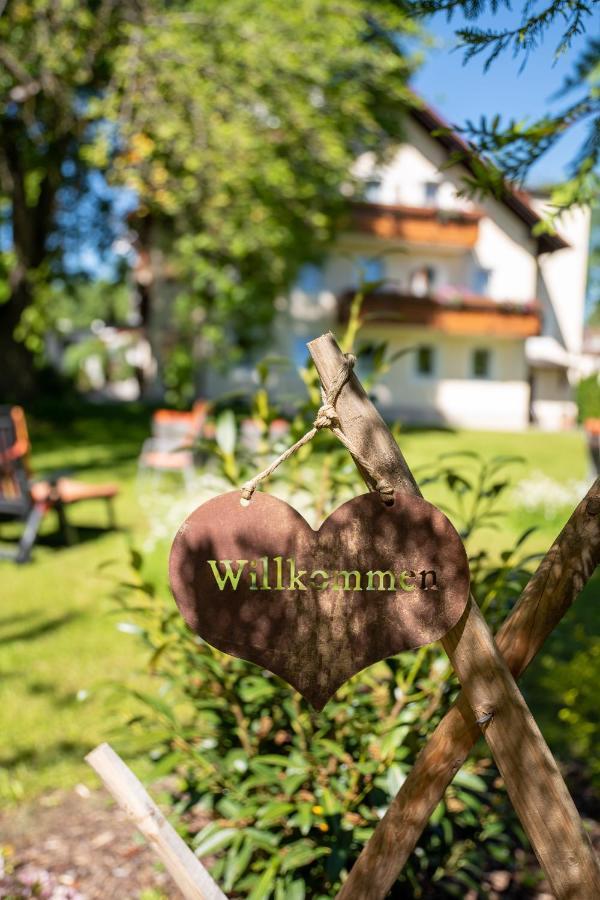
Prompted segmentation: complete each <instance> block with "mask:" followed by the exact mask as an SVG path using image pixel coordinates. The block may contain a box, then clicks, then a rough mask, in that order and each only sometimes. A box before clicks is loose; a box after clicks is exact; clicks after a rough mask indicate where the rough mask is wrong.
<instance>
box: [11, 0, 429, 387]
mask: <svg viewBox="0 0 600 900" xmlns="http://www.w3.org/2000/svg"><path fill="white" fill-rule="evenodd" d="M415 33H416V27H415V25H414V24H413V23H412V22H411V21H410V19H409V18H408V17H407V16H406V14H405V12H404V9H403V4H398V3H396V2H394V0H378V2H377V3H371V2H367V0H338V2H336V3H332V2H330V0H302V2H301V3H296V4H282V3H280V2H278V0H263V2H261V3H259V4H256V3H252V2H249V0H228V2H226V3H223V2H217V0H187V2H174V3H173V2H169V3H167V2H159V0H142V2H141V3H131V4H130V3H127V2H125V3H116V2H115V0H95V2H87V3H84V4H78V3H73V2H72V0H52V2H50V0H20V2H19V3H14V4H13V3H11V4H9V5H8V6H7V8H6V9H5V11H4V13H3V15H2V16H1V17H0V41H1V42H2V49H1V51H0V88H2V96H4V97H6V98H7V99H6V101H5V102H4V103H3V105H2V107H1V111H0V129H1V130H2V133H1V136H0V137H1V141H0V143H1V147H0V170H1V171H2V174H3V178H2V182H1V190H2V199H3V203H4V210H5V216H6V221H7V222H8V223H10V226H11V231H12V234H11V237H12V240H9V241H7V242H6V247H5V252H4V254H3V266H4V272H5V276H6V281H5V284H6V285H7V287H6V288H5V295H4V297H3V298H2V299H3V301H4V302H3V304H2V305H1V306H0V315H1V317H2V323H0V326H1V327H2V328H3V330H4V333H5V335H6V334H9V333H10V334H11V335H12V334H14V332H15V329H17V332H18V331H19V329H21V331H22V332H23V333H24V336H25V338H26V340H27V341H28V342H29V345H30V347H31V349H34V350H35V349H37V344H38V343H39V341H40V340H41V335H40V334H39V331H41V330H42V329H43V326H44V325H45V324H46V320H47V317H48V308H49V306H51V300H50V299H49V295H48V283H49V282H51V280H52V278H55V277H57V276H58V275H59V274H60V271H61V268H62V267H64V254H62V253H61V250H62V248H63V244H62V243H61V240H60V239H59V238H58V239H57V234H58V233H59V232H60V229H59V223H60V212H61V207H64V205H65V203H67V202H68V200H69V198H68V196H67V191H66V190H65V186H67V185H69V184H70V185H71V186H73V187H75V188H76V189H77V190H78V195H79V197H81V195H82V194H83V193H84V192H85V190H86V184H87V182H86V173H89V172H90V171H91V170H92V171H93V170H99V171H103V172H105V173H106V176H107V177H108V178H109V180H110V181H111V182H112V183H114V184H116V185H120V186H126V187H128V188H130V189H133V191H135V193H136V195H137V198H138V202H139V207H138V211H137V220H138V223H140V222H142V221H143V220H144V219H145V220H146V223H150V227H153V228H155V229H156V230H157V231H158V233H159V235H160V240H161V241H162V243H163V245H164V246H166V248H167V250H168V254H169V265H170V267H171V269H172V270H173V271H174V272H175V273H176V275H177V284H178V289H177V291H176V295H175V297H174V298H173V300H172V318H173V321H174V322H175V323H177V324H178V325H179V338H180V340H182V341H185V343H186V354H184V355H181V354H180V356H179V359H184V358H186V355H187V357H189V351H190V349H191V347H192V344H193V342H192V340H191V332H193V331H197V330H198V327H199V325H200V323H202V334H203V342H204V345H205V346H206V345H207V344H209V345H213V346H217V345H218V344H219V343H221V342H222V341H223V339H224V337H225V335H226V332H227V331H228V330H232V329H233V330H235V331H237V332H238V333H239V334H241V335H242V336H243V338H244V340H247V341H251V339H252V337H253V332H255V331H256V329H257V328H260V326H261V325H262V324H264V322H265V320H266V319H267V318H268V316H269V315H270V312H271V310H272V307H273V299H274V297H275V295H276V293H277V291H278V290H280V289H281V288H282V287H283V286H284V285H285V283H286V282H287V280H288V279H289V278H290V277H291V275H292V274H293V272H294V269H295V268H296V267H297V265H298V264H299V263H300V261H302V260H305V259H311V258H314V257H315V255H316V254H318V252H319V249H320V248H322V247H323V246H324V245H325V244H326V242H327V241H328V239H329V238H330V236H331V234H332V231H333V229H334V227H335V222H336V219H337V216H338V214H339V211H340V208H341V205H342V203H343V198H344V195H347V194H348V193H351V192H352V181H351V176H350V174H349V172H350V169H351V163H352V160H353V159H354V157H355V155H356V153H357V152H359V151H360V150H362V149H370V150H374V151H376V152H377V153H378V154H384V153H385V151H386V149H387V148H389V147H390V146H391V145H392V143H393V142H394V141H395V140H397V139H398V137H399V135H400V133H401V132H400V128H401V125H400V116H399V112H400V110H401V108H402V106H403V105H405V104H406V103H407V102H409V94H408V92H407V90H406V82H407V79H408V76H409V75H410V71H411V62H410V60H409V57H408V55H407V54H406V53H404V52H403V50H402V45H401V41H402V37H403V36H405V35H407V34H410V35H414V34H415ZM63 223H64V217H63ZM143 230H144V228H143V227H142V228H141V231H143ZM36 297H37V298H41V299H38V300H36ZM24 320H25V322H26V327H24V325H23V323H24ZM38 323H39V325H40V326H41V327H40V328H39V329H38V331H37V332H36V324H38ZM21 368H22V366H21ZM20 374H23V375H24V373H20ZM172 377H173V378H175V379H176V378H177V377H178V376H177V374H176V373H175V374H173V375H172Z"/></svg>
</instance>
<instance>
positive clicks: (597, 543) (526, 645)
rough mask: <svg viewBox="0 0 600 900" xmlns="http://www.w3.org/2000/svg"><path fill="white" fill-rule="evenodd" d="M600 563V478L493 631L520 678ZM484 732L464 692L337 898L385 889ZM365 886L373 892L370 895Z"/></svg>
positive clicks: (410, 774) (400, 868)
mask: <svg viewBox="0 0 600 900" xmlns="http://www.w3.org/2000/svg"><path fill="white" fill-rule="evenodd" d="M598 565H600V478H598V479H596V481H595V482H594V484H593V485H592V487H591V488H590V490H589V491H588V493H587V495H586V496H585V497H584V499H583V500H582V501H581V502H580V503H579V505H578V506H577V508H576V509H575V510H574V512H573V514H572V515H571V517H570V518H569V521H568V522H567V524H566V525H565V527H564V528H563V530H562V531H561V533H560V534H559V536H558V537H557V539H556V541H555V542H554V544H553V545H552V547H551V548H550V550H549V551H548V552H547V553H546V555H545V557H544V558H543V560H542V562H541V563H540V565H539V567H538V569H537V571H536V572H535V573H534V575H533V576H532V577H531V579H530V581H529V583H528V584H527V587H526V588H525V590H524V591H523V593H522V594H521V597H520V599H519V601H518V602H517V604H516V606H515V608H514V609H513V611H512V613H511V614H510V616H509V617H508V618H507V619H506V621H505V622H504V624H503V625H502V627H501V628H500V630H499V632H498V634H497V636H496V644H497V646H498V649H499V650H500V652H501V653H502V654H503V656H504V659H505V660H506V662H507V663H508V666H509V668H510V670H511V672H512V674H513V675H514V676H515V677H518V676H519V675H521V674H522V673H523V672H524V671H525V669H526V668H527V666H528V665H529V663H530V662H531V660H532V659H533V658H534V656H536V654H537V653H538V652H539V651H540V649H541V647H542V645H543V644H544V641H545V640H546V638H547V637H548V636H549V635H550V634H551V632H552V631H553V630H554V628H555V627H556V625H557V624H558V623H559V622H560V620H561V619H562V617H563V616H564V615H565V613H566V612H567V610H568V609H569V608H570V606H571V604H572V603H573V602H574V601H575V600H576V598H577V596H578V594H579V593H580V591H581V590H582V588H583V587H584V586H585V584H586V582H587V581H588V580H589V578H590V577H591V576H592V575H593V574H594V571H595V569H596V567H597V566H598ZM480 736H481V731H480V728H479V726H478V725H477V723H476V722H475V717H474V715H473V713H472V712H471V709H470V707H469V704H468V702H467V700H466V698H465V696H464V695H463V694H460V695H459V697H458V698H457V700H456V703H455V704H454V705H453V706H452V708H451V709H450V710H449V711H448V712H447V713H446V715H445V716H444V718H443V719H442V720H441V722H440V723H439V724H438V726H437V727H436V729H435V731H434V732H433V733H432V734H431V735H430V737H429V739H428V741H427V744H426V745H425V747H424V748H423V750H421V752H420V754H419V756H418V757H417V759H416V760H415V763H414V765H413V767H412V769H411V770H410V772H409V774H408V777H407V778H406V781H405V782H404V784H403V785H402V787H401V788H400V790H399V792H398V794H397V795H396V797H395V798H394V799H393V800H392V803H391V804H390V806H389V808H388V810H387V812H386V814H385V816H384V817H383V819H382V820H381V821H380V822H379V823H378V825H377V827H376V829H375V831H374V833H373V835H372V836H371V838H370V840H369V841H368V843H367V844H366V845H365V847H364V848H363V850H362V852H361V854H360V856H359V858H358V859H357V861H356V862H355V864H354V866H353V867H352V871H351V872H350V875H349V876H348V878H347V879H346V882H345V884H344V887H343V889H342V891H341V892H340V894H339V897H340V898H342V897H343V898H344V900H346V898H350V897H367V896H373V897H375V896H377V897H383V896H385V894H387V892H388V890H390V888H391V887H392V885H393V884H394V882H395V881H396V879H397V878H398V875H399V874H400V872H401V870H402V868H403V867H404V866H405V864H406V862H407V860H408V857H409V856H410V854H411V853H412V852H413V850H414V848H415V846H416V843H417V841H418V840H419V837H420V835H421V832H422V831H423V829H424V828H425V826H426V824H427V822H428V820H429V818H430V816H431V814H432V813H433V810H434V809H435V808H436V806H437V805H438V803H439V802H440V800H441V799H442V797H443V796H444V792H445V791H446V789H447V787H448V786H449V784H450V783H451V781H452V779H453V777H454V775H455V773H456V771H457V770H458V769H459V768H460V766H462V764H463V763H464V762H465V760H466V759H467V757H468V755H469V751H470V750H471V749H472V747H473V746H474V744H475V743H476V741H477V740H478V738H479V737H480ZM373 885H374V886H375V887H374V888H373V887H372V886H373ZM368 890H373V891H374V892H373V894H371V895H370V894H369V893H368ZM375 891H376V893H375Z"/></svg>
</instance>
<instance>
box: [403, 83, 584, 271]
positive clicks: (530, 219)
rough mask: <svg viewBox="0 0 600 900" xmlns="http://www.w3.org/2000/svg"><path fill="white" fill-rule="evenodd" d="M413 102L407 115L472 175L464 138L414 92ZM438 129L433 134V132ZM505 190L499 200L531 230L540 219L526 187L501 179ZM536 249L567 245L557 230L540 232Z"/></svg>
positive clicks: (470, 154)
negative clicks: (521, 188) (455, 157)
mask: <svg viewBox="0 0 600 900" xmlns="http://www.w3.org/2000/svg"><path fill="white" fill-rule="evenodd" d="M415 100H416V103H415V106H412V107H411V108H410V115H411V117H412V118H413V119H414V120H415V121H416V122H417V123H418V124H419V125H421V127H422V128H424V129H425V130H426V131H427V132H428V133H429V135H430V137H431V138H433V140H434V141H437V143H438V144H440V145H441V146H442V147H443V148H444V149H445V150H447V151H448V152H449V153H455V152H457V153H460V154H461V160H460V163H459V164H460V165H462V166H464V167H465V169H467V170H468V171H469V172H470V173H471V174H472V175H475V174H476V173H475V170H474V167H473V162H472V161H473V158H474V156H475V154H474V152H473V149H472V148H471V147H469V145H468V144H467V142H466V141H465V140H463V138H461V137H460V135H459V134H457V133H456V132H455V131H453V130H452V128H451V127H450V125H449V124H448V122H446V120H445V119H443V118H442V116H440V114H439V113H438V112H436V111H435V110H433V109H432V108H431V107H430V106H429V105H428V104H427V103H425V102H424V101H423V100H422V99H421V98H420V97H417V96H416V95H415ZM436 131H437V132H438V133H437V134H436V133H435V132H436ZM504 185H505V190H504V193H503V196H502V197H501V198H499V202H500V203H503V204H504V205H505V206H507V207H508V208H509V209H510V210H511V212H513V213H514V214H515V215H516V216H517V217H518V218H519V219H521V221H522V222H524V223H525V225H526V226H527V227H528V228H529V229H530V230H531V229H533V228H534V226H535V225H537V224H538V223H539V222H541V221H542V218H541V216H540V215H539V214H538V213H537V212H536V210H535V209H534V208H533V205H532V203H531V198H530V196H529V194H528V193H527V191H523V190H520V189H518V188H515V187H514V186H513V185H511V184H509V183H508V182H504ZM537 245H538V253H552V252H553V251H554V250H563V249H565V248H566V247H569V246H570V245H569V244H568V243H567V242H566V241H565V240H564V238H562V237H561V236H560V235H559V234H558V233H557V232H554V234H547V233H543V234H540V235H539V236H538V238H537Z"/></svg>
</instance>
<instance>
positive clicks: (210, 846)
mask: <svg viewBox="0 0 600 900" xmlns="http://www.w3.org/2000/svg"><path fill="white" fill-rule="evenodd" d="M263 411H264V412H266V408H265V409H264V410H263ZM226 425H227V429H228V431H227V433H228V435H229V436H230V437H231V440H228V441H225V442H224V441H223V431H224V430H225V427H226ZM218 432H219V440H220V443H221V445H222V446H220V448H218V452H216V451H217V448H213V453H212V458H213V459H217V458H218V457H219V454H220V458H221V465H222V467H223V469H224V470H225V471H229V472H231V477H232V480H233V478H234V475H235V477H238V478H239V477H240V469H239V465H236V464H234V456H233V446H235V444H234V443H233V445H232V441H233V437H232V435H233V429H232V423H231V422H229V424H227V423H221V427H220V429H218ZM225 451H226V452H225ZM308 452H309V456H308V458H307V459H306V460H305V463H304V468H305V469H308V470H309V471H311V472H312V474H313V483H314V473H315V472H324V471H325V472H327V473H328V476H327V477H328V478H329V479H330V481H331V485H330V487H331V491H330V494H331V496H334V497H339V495H340V493H343V491H344V490H348V489H349V490H352V489H353V488H355V487H356V478H355V476H353V475H350V474H349V473H348V472H346V471H345V469H344V465H342V464H340V465H339V466H338V465H337V463H338V462H341V460H340V458H339V457H338V456H337V455H336V454H337V453H338V451H337V450H335V451H331V452H330V451H327V450H323V449H321V450H315V449H314V448H312V449H310V450H309V451H308ZM343 452H345V451H343ZM509 462H510V461H509V460H507V459H497V460H492V461H490V462H487V463H485V462H484V463H481V462H480V461H478V460H477V459H476V457H475V456H474V455H471V454H466V455H465V456H464V457H462V458H461V459H459V460H457V459H455V458H450V457H445V458H442V459H441V460H440V461H439V464H438V465H437V466H436V467H434V468H430V470H429V471H428V472H427V473H425V476H424V477H425V480H427V481H430V482H431V481H433V480H441V481H443V482H444V483H445V485H446V486H447V489H448V495H449V497H450V498H452V501H453V504H454V506H455V507H456V508H455V509H454V510H453V514H454V519H455V522H456V524H457V525H458V526H459V527H460V528H461V529H462V531H463V534H464V536H465V539H466V540H467V541H469V540H470V539H471V538H472V537H473V535H474V534H476V533H477V531H478V529H479V528H480V527H482V525H484V524H485V525H487V526H488V527H489V525H490V524H493V523H495V522H496V520H497V517H498V513H499V510H498V503H499V502H500V500H501V498H502V495H503V493H504V492H505V490H506V488H507V487H508V485H509V479H508V478H507V477H506V474H505V473H506V467H507V465H508V463H509ZM294 477H295V476H294V468H293V466H292V467H290V469H288V470H287V471H286V475H284V476H281V475H280V478H281V479H282V481H281V482H278V484H279V485H281V484H283V483H286V482H293V480H294ZM338 477H339V478H340V480H339V481H338ZM288 486H289V485H288ZM319 502H320V501H319V497H318V496H317V497H316V498H315V503H319ZM328 507H329V502H327V503H326V504H325V508H321V509H320V515H324V514H327V512H328ZM525 538H526V535H524V536H523V538H522V540H521V541H519V543H518V545H517V547H515V548H513V549H512V550H510V551H507V552H506V553H502V554H501V555H500V564H498V562H497V561H494V560H493V559H490V557H489V556H488V555H487V554H486V553H485V552H480V553H479V554H478V555H477V557H476V558H475V559H474V560H473V589H474V592H475V595H476V597H477V599H478V600H479V602H480V603H481V605H482V606H483V607H484V608H486V610H487V614H488V618H489V617H491V618H492V620H494V619H496V618H503V617H504V615H505V613H506V611H507V609H508V608H509V607H510V605H511V603H512V602H514V599H515V597H516V596H517V595H518V593H519V591H520V589H521V586H522V584H523V582H524V580H525V578H526V562H527V558H523V557H522V546H521V545H522V543H523V541H524V540H525ZM132 563H133V566H134V569H135V573H134V576H133V577H132V579H131V582H129V583H128V584H126V585H122V586H121V588H120V589H119V591H118V592H117V598H118V601H119V604H120V607H121V608H122V609H124V610H127V611H128V613H129V614H130V616H131V619H132V624H133V625H134V627H137V629H138V630H139V633H140V635H141V637H142V638H143V640H144V641H145V642H146V644H147V646H148V651H149V667H150V670H151V671H152V672H153V673H154V675H155V676H156V679H157V683H158V685H159V689H158V691H157V692H156V693H155V694H144V695H142V694H139V693H138V695H137V696H138V698H139V699H140V700H141V701H143V703H144V704H145V706H146V709H147V714H146V715H144V716H143V717H139V718H138V719H136V720H135V721H134V722H132V723H130V735H131V737H132V738H134V739H135V741H136V743H137V747H138V749H139V748H142V747H143V748H145V749H147V750H148V751H149V752H150V755H151V758H152V759H153V761H154V772H155V775H156V777H157V778H158V777H160V776H162V775H165V774H170V775H175V776H176V782H175V783H174V785H173V788H172V804H173V809H174V811H175V812H176V813H177V814H178V815H179V816H180V823H181V827H182V828H183V829H184V831H185V833H186V836H187V837H188V839H189V840H190V841H191V844H192V846H193V847H194V849H195V852H196V853H197V854H198V856H200V857H208V858H209V861H210V860H213V863H212V867H211V868H212V872H213V874H214V876H215V877H216V878H217V880H218V882H219V883H220V885H221V886H222V887H223V889H224V890H225V892H226V893H228V895H229V896H232V897H240V896H241V897H247V898H250V900H259V898H260V900H266V898H269V897H274V898H275V900H284V898H285V900H288V898H292V900H295V898H297V900H300V898H304V897H307V898H308V897H310V898H325V897H330V896H332V895H333V894H334V893H335V891H336V890H337V889H338V888H339V886H340V884H341V882H342V881H343V878H344V876H345V874H346V873H347V872H348V870H349V869H350V867H351V865H352V862H353V860H354V859H355V858H356V857H357V855H358V853H359V852H360V849H361V848H362V846H363V845H364V844H365V842H366V841H367V840H368V838H369V836H370V835H371V833H372V832H373V829H374V828H375V826H376V824H377V822H378V820H379V818H380V817H381V816H382V815H383V813H384V811H385V809H386V808H387V806H388V804H389V803H390V801H391V799H392V798H393V796H394V795H395V794H396V792H397V791H398V789H399V787H400V786H401V784H402V782H403V780H404V779H405V777H406V775H407V773H408V771H409V770H410V768H411V766H412V765H413V763H414V760H415V758H416V756H417V754H418V752H419V750H420V748H421V747H422V746H423V744H424V742H425V740H426V739H427V736H428V735H429V734H430V733H431V731H432V730H433V729H434V727H435V725H436V724H437V722H438V721H439V719H440V717H441V716H442V715H443V714H444V713H445V712H446V710H447V709H448V707H449V705H450V703H451V702H452V700H453V698H454V696H455V694H456V691H457V683H456V681H455V679H454V677H453V675H452V671H451V668H450V666H449V664H448V661H447V659H446V657H445V656H444V654H443V653H442V652H441V650H440V649H439V648H438V647H437V646H433V647H425V648H421V649H420V650H418V651H416V652H410V653H403V654H400V655H399V656H397V657H394V658H392V659H389V660H386V661H385V662H380V663H378V664H376V665H374V666H371V667H370V668H369V669H367V670H365V671H363V672H362V673H360V674H359V675H357V676H356V677H355V678H353V679H352V680H351V681H350V682H348V683H347V684H346V685H344V686H343V687H342V688H341V689H340V690H339V691H338V692H337V694H336V696H335V697H334V698H333V700H331V701H330V702H329V703H328V704H327V706H326V707H325V709H324V710H323V711H322V712H321V713H316V712H315V711H313V710H312V709H311V708H310V707H309V706H308V704H307V703H306V702H305V701H304V700H303V699H302V698H301V697H300V696H299V695H298V694H297V693H296V692H295V691H293V689H292V688H290V687H289V686H288V685H287V684H285V683H284V682H283V681H281V680H280V679H279V678H277V677H275V676H273V675H271V674H270V673H269V672H266V671H261V670H260V669H259V668H258V667H256V666H254V665H252V664H250V663H247V662H244V661H242V660H238V659H234V658H232V657H229V656H226V655H225V654H223V653H220V652H218V651H216V650H214V649H213V648H211V647H210V646H209V645H207V644H206V643H205V642H204V641H202V640H201V639H200V638H198V637H197V636H195V635H193V634H191V633H190V632H189V631H188V630H187V628H186V627H185V625H184V624H183V621H182V619H181V617H180V615H179V613H178V611H177V609H176V607H175V604H174V602H173V600H172V599H171V597H170V596H169V593H168V590H166V589H165V588H163V587H161V586H160V581H159V580H153V581H149V580H148V578H147V574H146V570H147V567H145V566H144V561H143V560H142V558H141V557H140V556H139V554H133V557H132ZM498 787H499V785H498V781H497V773H496V771H495V769H494V768H493V767H492V766H491V765H490V764H489V760H487V759H485V758H480V759H475V760H474V761H473V762H470V763H468V764H467V765H466V766H465V767H464V768H463V769H462V770H461V771H460V772H459V773H458V774H457V776H456V778H455V779H454V782H453V785H452V786H451V788H450V789H449V791H448V792H447V794H446V796H445V799H444V801H443V802H442V803H440V805H439V806H438V808H437V809H436V810H435V812H434V815H433V816H432V819H431V821H430V823H429V826H428V828H427V830H426V831H425V833H424V835H423V836H422V838H421V841H420V842H419V846H418V847H417V850H416V852H415V853H414V854H413V855H412V857H411V859H410V862H409V864H408V866H407V867H406V868H405V870H404V872H403V874H402V878H401V880H400V881H399V882H398V884H397V886H396V888H395V889H394V896H398V897H411V898H414V897H440V896H461V895H463V894H464V892H465V890H467V889H469V888H471V889H473V890H477V891H480V892H481V891H482V890H483V891H484V893H483V894H481V893H480V894H479V896H485V889H484V888H482V885H483V884H484V881H485V877H484V875H485V871H486V870H489V869H493V868H498V867H502V868H505V869H506V868H511V866H512V864H513V859H514V848H515V846H518V845H520V844H521V842H522V839H523V837H522V834H521V832H520V828H519V826H518V824H517V822H516V820H515V817H514V815H513V813H512V809H511V807H510V804H509V803H508V801H507V799H506V797H505V794H504V792H503V791H502V790H499V789H498Z"/></svg>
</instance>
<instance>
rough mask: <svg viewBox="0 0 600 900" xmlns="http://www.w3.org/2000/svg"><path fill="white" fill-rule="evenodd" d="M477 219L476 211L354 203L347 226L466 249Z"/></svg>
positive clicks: (476, 229)
mask: <svg viewBox="0 0 600 900" xmlns="http://www.w3.org/2000/svg"><path fill="white" fill-rule="evenodd" d="M480 219H481V213H479V212H464V211H460V210H444V209H436V208H431V209H430V208H427V207H416V206H388V205H385V204H382V203H355V204H353V206H352V210H351V214H350V222H349V227H350V230H352V231H360V232H363V233H366V234H372V235H375V236H376V237H380V238H387V239H390V238H396V239H399V240H402V241H406V242H407V243H413V244H426V245H434V246H441V245H444V246H449V247H462V248H465V249H469V248H470V247H473V246H474V245H475V243H476V242H477V236H478V233H479V221H480Z"/></svg>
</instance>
